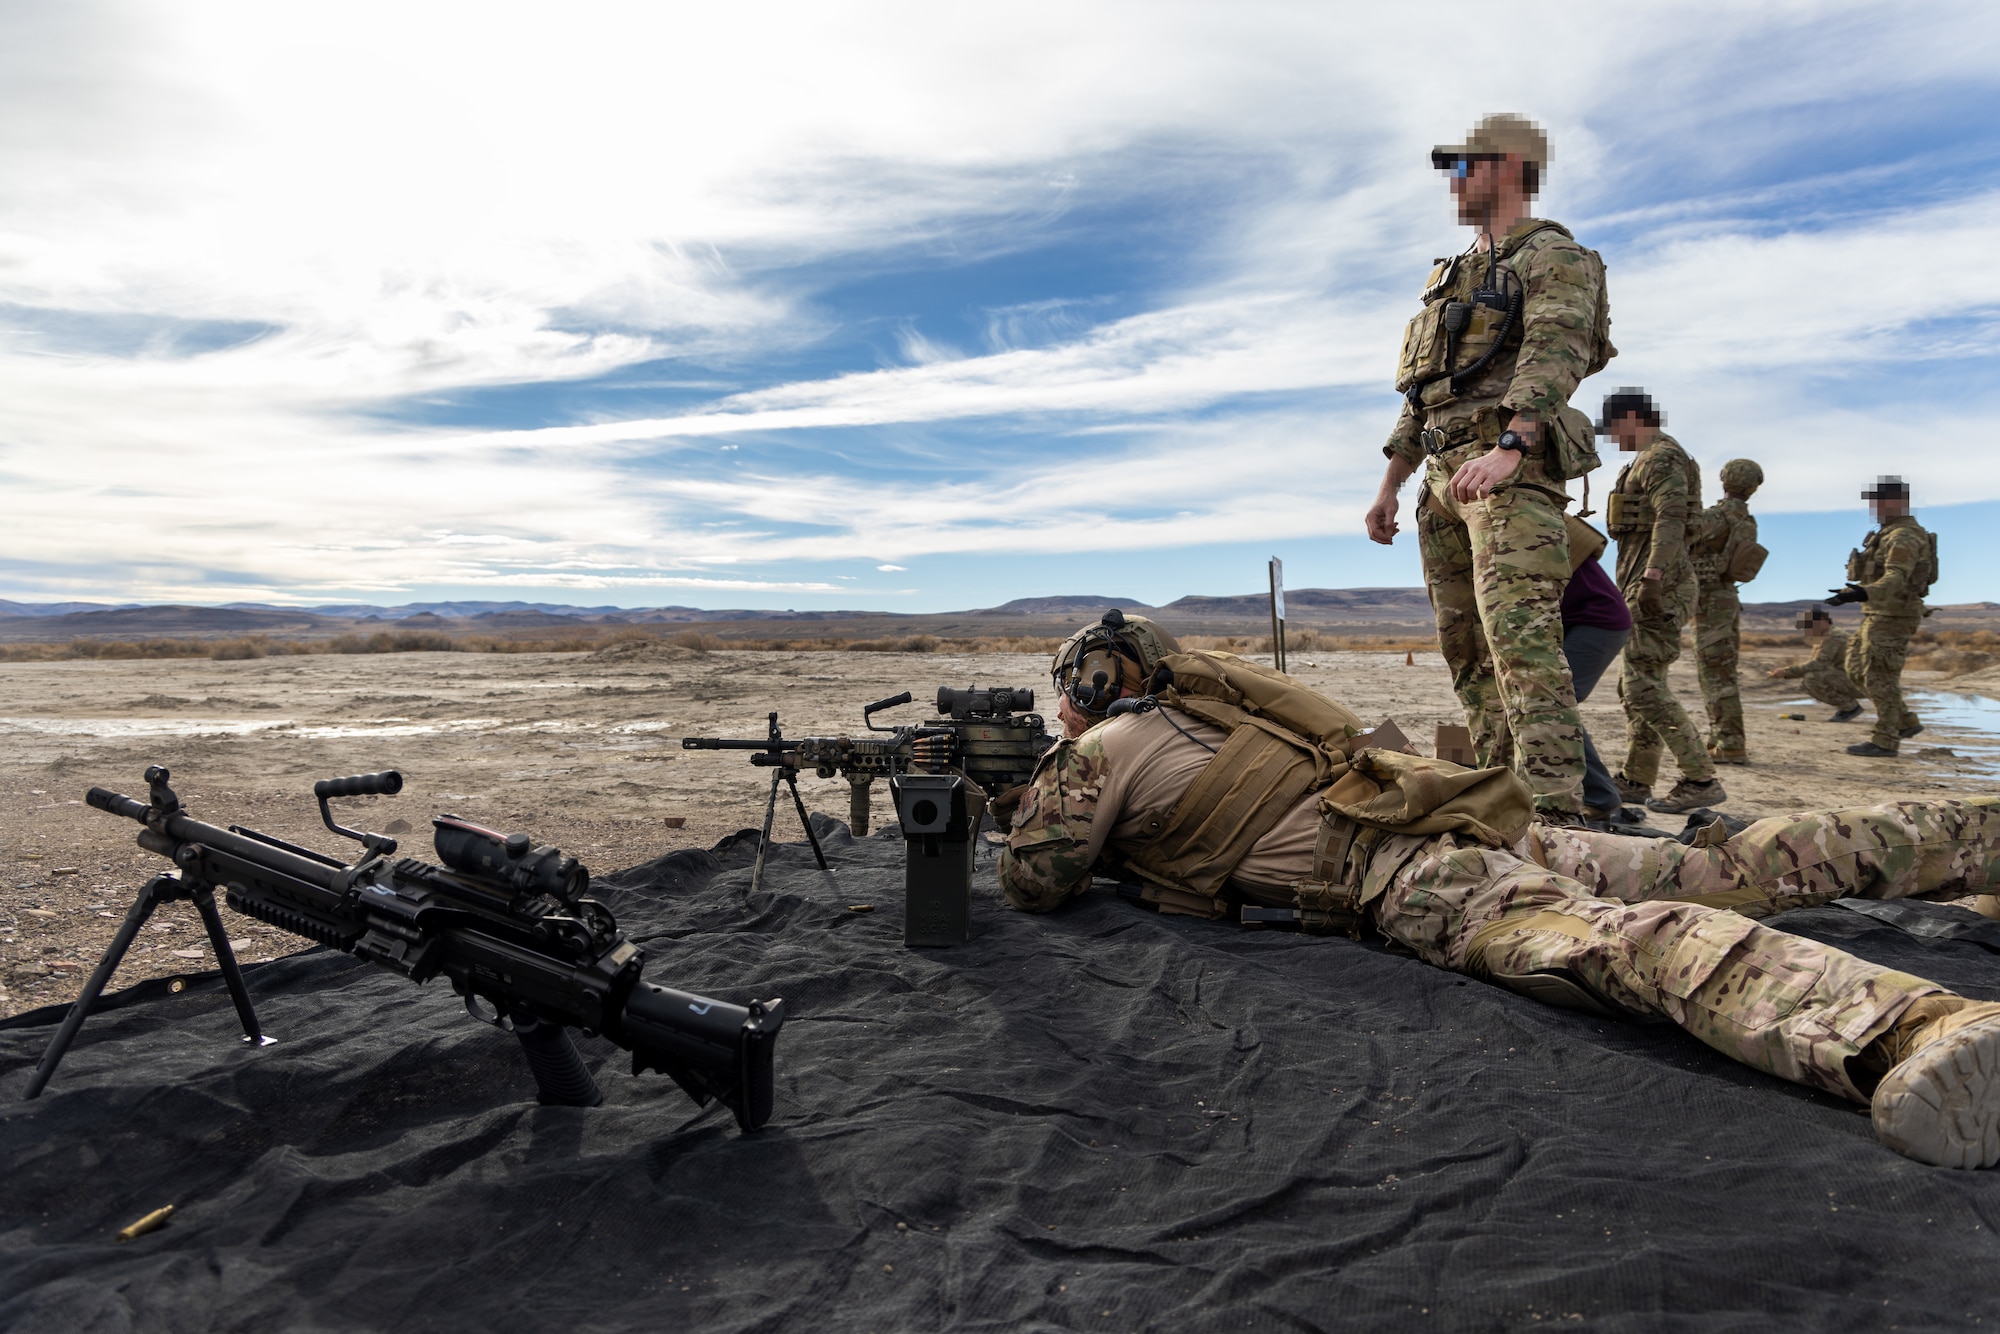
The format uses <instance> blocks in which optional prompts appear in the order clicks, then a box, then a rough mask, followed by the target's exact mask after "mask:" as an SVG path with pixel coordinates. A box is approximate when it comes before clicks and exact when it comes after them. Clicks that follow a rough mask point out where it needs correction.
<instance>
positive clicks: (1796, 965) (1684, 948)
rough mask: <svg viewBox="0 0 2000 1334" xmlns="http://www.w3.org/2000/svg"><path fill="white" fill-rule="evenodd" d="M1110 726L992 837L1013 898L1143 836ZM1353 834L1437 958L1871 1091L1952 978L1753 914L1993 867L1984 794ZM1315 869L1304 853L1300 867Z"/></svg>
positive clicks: (1399, 910) (1042, 894)
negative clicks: (1112, 794) (1622, 820)
mask: <svg viewBox="0 0 2000 1334" xmlns="http://www.w3.org/2000/svg"><path fill="white" fill-rule="evenodd" d="M1128 722H1130V723H1134V724H1136V720H1125V719H1119V720H1114V721H1113V723H1111V724H1106V726H1116V725H1119V724H1120V723H1128ZM1102 731H1103V728H1102V727H1100V728H1093V729H1092V730H1091V731H1090V732H1087V733H1085V734H1084V735H1083V736H1082V737H1081V738H1079V739H1078V740H1076V741H1073V742H1064V743H1061V744H1060V745H1058V746H1057V747H1056V748H1055V749H1053V750H1052V751H1050V752H1049V754H1048V755H1046V756H1044V757H1043V760H1042V763H1041V765H1040V767H1039V768H1038V769H1037V770H1036V773H1035V777H1034V779H1033V781H1032V782H1031V783H1030V785H1029V788H1028V791H1027V792H1026V793H1025V794H1024V797H1023V800H1022V802H1021V806H1020V808H1019V810H1018V811H1017V812H1016V815H1015V819H1014V824H1013V829H1012V832H1011V833H1010V834H1009V835H1008V840H1007V846H1006V848H1005V849H1004V850H1003V851H1002V853H1001V857H1000V884H1001V889H1002V892H1003V893H1004V894H1005V895H1006V897H1007V900H1008V902H1010V903H1012V904H1013V905H1014V906H1015V907H1017V908H1022V909H1025V910H1027V911H1030V912H1047V911H1050V910H1051V909H1054V908H1056V907H1059V906H1060V905H1061V904H1063V903H1064V902H1066V901H1067V900H1069V899H1070V898H1073V897H1075V896H1076V895H1079V894H1081V893H1083V892H1084V891H1085V890H1087V889H1088V888H1089V886H1090V876H1091V871H1092V861H1093V853H1092V850H1091V845H1092V835H1093V832H1094V830H1095V832H1097V834H1098V840H1097V841H1098V844H1099V845H1100V847H1101V848H1102V852H1103V853H1104V854H1106V855H1108V856H1109V857H1110V858H1112V859H1116V858H1118V857H1120V856H1122V855H1127V854H1129V853H1130V851H1131V849H1127V848H1121V847H1119V846H1118V845H1117V844H1116V843H1115V842H1107V841H1106V840H1105V839H1104V836H1103V831H1102V829H1101V828H1098V826H1099V825H1100V823H1101V824H1103V825H1104V826H1105V827H1108V826H1109V825H1110V824H1113V823H1116V822H1117V821H1119V820H1120V819H1121V818H1129V816H1130V815H1131V813H1130V812H1118V811H1109V810H1101V809H1100V808H1099V806H1100V803H1099V798H1100V796H1101V795H1102V793H1103V791H1104V789H1105V781H1106V777H1107V774H1108V768H1107V764H1106V759H1105V752H1104V746H1103V744H1102V742H1101V740H1100V739H1099V735H1100V733H1101V732H1102ZM1316 801H1317V797H1316V796H1308V797H1306V798H1305V799H1304V802H1305V803H1312V802H1316ZM1302 804H1303V803H1302ZM1354 846H1355V848H1356V851H1355V852H1354V853H1353V854H1352V858H1351V860H1350V862H1349V866H1348V869H1349V877H1350V880H1351V881H1352V882H1353V883H1356V884H1360V885H1362V886H1363V887H1364V890H1363V894H1364V897H1366V898H1367V899H1368V902H1367V908H1366V911H1367V913H1368V916H1369V920H1370V921H1371V922H1372V924H1373V925H1374V926H1375V927H1376V928H1377V929H1378V930H1380V931H1381V932H1382V934H1384V935H1385V936H1387V937H1389V938H1390V939H1392V940H1395V941H1398V942H1400V943H1401V944H1403V945H1406V946H1408V947H1409V948H1410V949H1412V950H1414V951H1415V952H1416V953H1417V954H1418V955H1420V956H1421V957H1422V958H1424V959H1426V960H1427V961H1429V962H1431V963H1434V964H1437V965H1439V966H1440V967H1444V968H1449V969H1453V970H1454V971H1459V972H1465V973H1470V974H1472V975H1474V976H1479V977H1487V978H1515V979H1518V978H1523V977H1532V976H1535V975H1548V974H1559V975H1567V976H1569V977H1572V978H1574V979H1576V981H1577V982H1579V983H1580V984H1581V985H1582V986H1583V987H1584V988H1585V989H1586V990H1587V991H1588V992H1590V993H1592V994H1594V995H1595V996H1596V997H1598V998H1600V999H1601V1000H1602V1001H1604V1002H1605V1003H1607V1004H1608V1005H1610V1006H1613V1007H1616V1008H1618V1009H1622V1010H1624V1011H1627V1012H1629V1013H1631V1014H1634V1015H1655V1016H1660V1017H1664V1018H1666V1019H1669V1020H1671V1021H1673V1022H1674V1023H1676V1024H1678V1025H1680V1026H1681V1027H1682V1028H1684V1029H1686V1030H1687V1031H1688V1032H1689V1033H1691V1034H1693V1035H1694V1036H1695V1037H1697V1038H1699V1039H1700V1040H1701V1041H1703V1042H1705V1043H1707V1044H1708V1045H1709V1046H1711V1047H1714V1048H1715V1049H1716V1050H1718V1051H1721V1052H1724V1053H1726V1054H1727V1055H1729V1056H1732V1057H1734V1058H1735V1059H1737V1060H1740V1061H1742V1062H1744V1063H1745V1064H1746V1065H1750V1066H1753V1067H1755V1068H1757V1069H1760V1070H1764V1071H1767V1072H1769V1073H1771V1074H1775V1075H1778V1076H1780V1077H1782V1078H1785V1079H1790V1080H1794V1081H1796V1082H1799V1083H1802V1084H1808V1085H1811V1086H1813V1087H1816V1088H1821V1089H1826V1090H1828V1091H1830V1092H1834V1093H1838V1094H1841V1095H1843V1096H1845V1097H1849V1098H1854V1099H1857V1100H1860V1101H1864V1102H1865V1101H1866V1100H1867V1096H1868V1093H1869V1091H1870V1090H1869V1088H1868V1087H1863V1083H1865V1082H1866V1081H1865V1080H1862V1081H1858V1080H1857V1079H1856V1077H1855V1072H1854V1071H1852V1070H1850V1068H1849V1061H1850V1060H1851V1059H1852V1058H1854V1057H1855V1056H1857V1055H1859V1054H1860V1053H1861V1050H1862V1048H1864V1047H1866V1046H1867V1045H1868V1044H1869V1043H1870V1042H1872V1041H1873V1040H1874V1039H1875V1038H1877V1037H1879V1036H1881V1035H1882V1034H1884V1033H1886V1032H1887V1031H1888V1029H1889V1028H1890V1027H1891V1025H1893V1024H1894V1023H1895V1022H1896V1020H1897V1018H1898V1017H1899V1016H1901V1015H1902V1013H1903V1011H1904V1010H1905V1009H1906V1008H1907V1007H1908V1006H1909V1004H1910V1002H1911V1001H1913V1000H1915V999H1916V998H1918V997H1920V996H1925V995H1930V994H1934V993H1941V992H1943V991H1944V988H1943V987H1940V986H1938V985H1937V984H1935V983H1932V982H1927V981H1925V980H1923V979H1922V978H1917V977H1912V976H1910V975H1908V974H1905V973H1899V972H1895V971H1893V970H1890V969H1886V968H1881V967H1878V966H1877V965H1874V964H1871V963H1867V962H1864V961H1862V960H1860V959H1856V958H1854V957H1853V956H1851V955H1848V954H1845V953H1843V952H1842V951H1840V950H1836V949H1833V948H1831V947H1829V946H1826V945H1822V944H1819V943H1818V942H1816V941H1810V940H1806V939H1804V938H1802V937H1798V936H1793V935H1789V934H1787V933H1785V932H1782V931H1775V930H1771V929H1769V928H1767V927H1762V926H1759V925H1758V924H1757V923H1756V922H1755V921H1754V920H1752V919H1753V918H1754V917H1760V916H1765V915H1768V914H1770V913H1772V912H1776V911H1780V910H1783V909H1786V908H1792V907H1799V906H1804V905H1808V904H1814V903H1825V902H1828V901H1830V900H1832V899H1836V898H1841V897H1846V896H1861V897H1868V898H1897V897H1907V896H1913V895H1944V894H1952V895H1956V894H1963V893H1970V892H1976V891H1978V890H1981V889H1983V888H1986V887H1988V886H1991V885H1994V884H1996V883H2000V809H1996V806H1995V804H1994V803H1993V802H1991V801H1939V802H1899V803H1891V804H1888V805H1884V806H1875V807H1868V808H1863V809H1858V810H1847V811H1830V812H1819V813H1811V814H1802V815H1793V816H1782V817H1776V818H1772V819H1766V820H1760V821H1758V822H1757V823H1755V824H1753V825H1751V826H1750V827H1749V828H1747V829H1745V830H1744V831H1743V832H1742V833H1740V834H1738V835H1736V836H1735V837H1734V838H1731V839H1729V840H1728V841H1726V842H1723V843H1719V844H1717V845H1715V846H1712V847H1707V848H1690V847H1686V846H1683V845H1682V844H1680V843H1678V842H1674V841H1672V840H1666V839H1636V838H1629V837H1625V836H1622V835H1616V834H1597V833H1592V832H1590V831H1586V830H1579V829H1563V828H1556V827H1553V826H1550V825H1545V824H1541V823H1536V824H1532V825H1530V826H1529V828H1528V831H1527V832H1526V834H1524V835H1523V836H1522V837H1521V839H1520V840H1519V841H1518V842H1516V843H1515V844H1514V845H1513V846H1512V847H1511V848H1505V849H1501V848H1493V847H1486V846H1483V845H1481V844H1479V843H1476V842H1474V841H1473V840H1471V839H1470V838H1467V837H1464V836H1461V835H1455V834H1443V835H1436V836H1431V837H1421V836H1415V835H1389V836H1386V837H1376V838H1369V839H1357V840H1356V841H1355V844H1354ZM1310 873H1311V872H1310V861H1309V860H1308V859H1306V858H1304V857H1303V856H1302V857H1301V858H1300V860H1299V864H1298V875H1299V877H1300V878H1301V879H1303V878H1304V877H1306V876H1307V875H1309V874H1310ZM1732 909H1734V911H1732ZM1523 989H1525V988H1523Z"/></svg>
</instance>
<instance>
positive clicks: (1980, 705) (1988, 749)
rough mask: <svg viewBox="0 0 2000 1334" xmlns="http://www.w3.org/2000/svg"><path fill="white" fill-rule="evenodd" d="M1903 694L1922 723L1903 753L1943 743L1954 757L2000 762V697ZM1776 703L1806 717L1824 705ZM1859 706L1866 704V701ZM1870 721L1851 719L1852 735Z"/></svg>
mask: <svg viewBox="0 0 2000 1334" xmlns="http://www.w3.org/2000/svg"><path fill="white" fill-rule="evenodd" d="M1903 698H1904V699H1905V700H1906V701H1907V702H1908V703H1909V706H1910V707H1911V708H1913V709H1915V710H1916V711H1917V717H1919V718H1921V719H1922V720H1923V724H1924V730H1923V731H1922V732H1920V733H1918V734H1917V735H1916V736H1914V737H1912V738H1910V739H1909V740H1907V741H1905V742H1904V743H1903V754H1905V755H1909V754H1911V753H1913V752H1915V751H1920V750H1923V749H1924V748H1926V747H1929V746H1943V747H1947V748H1949V749H1950V750H1951V751H1952V758H1954V759H1956V760H1959V761H1967V762H1970V763H1972V764H1976V765H1980V766H1982V767H1992V766H1996V765H2000V699H1992V698H1990V697H1988V696H1986V695H1967V694H1963V693H1961V692H1959V691H1955V690H1906V691H1904V692H1903ZM1778 707H1780V708H1782V709H1784V710H1786V711H1787V712H1800V713H1805V714H1806V715H1807V716H1808V717H1823V716H1824V714H1823V713H1814V712H1812V711H1813V710H1824V709H1825V708H1826V706H1825V705H1824V704H1821V703H1819V702H1818V701H1817V700H1810V699H1795V700H1786V701H1785V702H1784V703H1783V704H1780V705H1779V706H1778ZM1863 707H1864V708H1866V707H1867V704H1866V701H1863ZM1872 725H1873V718H1872V717H1871V715H1870V714H1868V713H1865V712H1864V713H1863V714H1862V715H1861V717H1859V718H1857V719H1855V720H1854V723H1853V726H1854V728H1855V729H1856V730H1855V739H1856V740H1865V739H1866V738H1867V735H1868V729H1869V727H1870V726H1872ZM1939 758H1942V757H1939ZM1943 776H1946V777H1949V776H1950V774H1949V771H1943Z"/></svg>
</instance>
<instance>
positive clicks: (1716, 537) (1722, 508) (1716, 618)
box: [1693, 496, 1757, 754]
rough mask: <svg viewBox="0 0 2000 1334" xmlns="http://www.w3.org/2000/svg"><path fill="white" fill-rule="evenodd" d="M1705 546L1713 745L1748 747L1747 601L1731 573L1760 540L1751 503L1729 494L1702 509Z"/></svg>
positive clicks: (1701, 659) (1705, 691) (1702, 591)
mask: <svg viewBox="0 0 2000 1334" xmlns="http://www.w3.org/2000/svg"><path fill="white" fill-rule="evenodd" d="M1695 527H1696V529H1697V531H1698V532H1699V534H1700V546H1701V550H1700V551H1699V552H1697V553H1696V554H1695V556H1694V558H1693V564H1694V577H1695V585H1696V587H1697V588H1698V589H1699V592H1698V593H1697V595H1696V599H1695V606H1694V651H1695V661H1696V663H1697V664H1698V665H1699V667H1700V671H1701V695H1702V698H1703V699H1704V700H1705V701H1707V704H1708V747H1709V749H1710V750H1712V751H1720V752H1722V753H1724V754H1732V753H1741V752H1742V751H1744V750H1746V749H1748V744H1747V742H1746V740H1745V738H1744V734H1743V692H1742V690H1741V688H1740V687H1739V686H1738V685H1737V681H1736V659H1737V655H1738V653H1739V652H1740V651H1741V647H1742V639H1743V602H1742V599H1740V598H1739V597H1738V596H1737V594H1736V584H1735V582H1734V581H1733V580H1731V579H1730V578H1729V577H1728V573H1727V572H1728V570H1729V562H1730V559H1731V557H1733V556H1734V555H1735V554H1736V551H1737V549H1738V548H1739V547H1741V546H1743V545H1744V544H1746V543H1749V542H1755V541H1756V540H1757V520H1756V518H1755V517H1754V516H1753V515H1752V514H1751V513H1750V506H1749V505H1747V504H1746V503H1744V502H1743V501H1742V500H1740V499H1738V498H1737V497H1735V496H1724V497H1723V498H1722V499H1720V500H1718V501H1716V502H1715V503H1714V504H1713V505H1710V506H1709V507H1708V508H1707V509H1705V510H1703V511H1702V512H1701V520H1700V523H1699V524H1697V525H1695Z"/></svg>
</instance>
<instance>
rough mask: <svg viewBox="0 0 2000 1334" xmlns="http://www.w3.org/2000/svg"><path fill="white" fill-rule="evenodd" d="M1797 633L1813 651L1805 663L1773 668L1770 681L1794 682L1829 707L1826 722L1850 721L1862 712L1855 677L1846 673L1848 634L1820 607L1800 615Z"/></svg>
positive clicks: (1812, 608)
mask: <svg viewBox="0 0 2000 1334" xmlns="http://www.w3.org/2000/svg"><path fill="white" fill-rule="evenodd" d="M1799 631H1800V633H1802V634H1803V635H1804V636H1805V639H1806V644H1807V645H1808V646H1809V647H1811V648H1813V649H1815V650H1816V651H1815V652H1814V653H1813V655H1812V657H1811V658H1809V659H1807V660H1806V661H1805V662H1795V663H1793V664H1792V665H1791V666H1789V667H1773V668H1772V669H1771V679H1772V680H1773V681H1797V682H1798V683H1799V684H1800V685H1801V686H1803V687H1804V688H1805V692H1806V693H1807V694H1808V695H1811V696H1812V697H1813V698H1814V699H1816V700H1818V701H1819V702H1820V703H1822V704H1827V705H1831V706H1832V708H1833V716H1832V717H1830V718H1828V719H1827V721H1828V722H1830V723H1844V722H1848V721H1850V720H1851V719H1853V718H1854V717H1855V716H1857V715H1858V714H1859V713H1860V712H1861V696H1860V695H1858V694H1856V693H1855V690H1854V678H1853V677H1851V676H1849V675H1848V674H1847V632H1846V631H1845V630H1841V629H1837V628H1836V627H1835V626H1834V624H1833V617H1831V616H1829V615H1827V614H1826V609H1825V608H1823V607H1810V608H1807V609H1806V610H1805V611H1802V612H1800V613H1799Z"/></svg>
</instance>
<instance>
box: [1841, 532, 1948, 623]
mask: <svg viewBox="0 0 2000 1334" xmlns="http://www.w3.org/2000/svg"><path fill="white" fill-rule="evenodd" d="M1909 526H1910V527H1911V528H1914V529H1915V530H1916V532H1917V534H1918V536H1920V537H1922V538H1923V539H1924V542H1923V551H1922V552H1921V554H1919V555H1918V557H1917V564H1916V568H1915V569H1913V570H1911V571H1910V597H1911V599H1912V600H1913V601H1917V602H1921V601H1923V599H1924V595H1925V594H1927V593H1929V592H1930V591H1931V585H1932V584H1934V583H1936V582H1937V577H1938V549H1937V534H1936V533H1933V532H1931V531H1930V530H1929V529H1928V528H1924V527H1922V526H1920V525H1918V524H1914V523H1913V524H1911V525H1909ZM1887 531H1888V530H1887V529H1886V528H1877V529H1876V530H1875V531H1874V532H1872V533H1870V534H1868V536H1866V537H1864V538H1862V539H1861V549H1860V550H1859V551H1850V552H1848V553H1847V582H1848V583H1850V584H1872V583H1874V582H1875V581H1876V580H1878V579H1880V578H1881V577H1882V576H1883V575H1885V574H1887V573H1888V572H1889V566H1888V562H1887V561H1886V560H1885V559H1884V557H1883V555H1882V535H1883V534H1884V533H1885V532H1887ZM1862 605H1863V607H1864V609H1865V608H1866V606H1867V604H1866V603H1863V604H1862Z"/></svg>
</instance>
